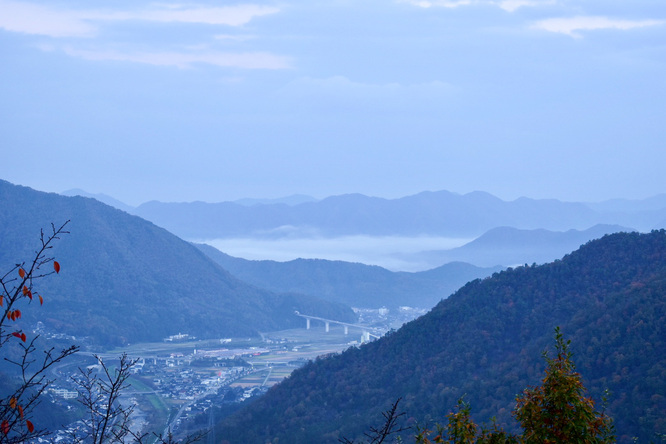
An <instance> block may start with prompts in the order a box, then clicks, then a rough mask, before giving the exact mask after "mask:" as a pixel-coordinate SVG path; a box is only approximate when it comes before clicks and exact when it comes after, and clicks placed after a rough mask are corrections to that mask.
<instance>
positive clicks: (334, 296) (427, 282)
mask: <svg viewBox="0 0 666 444" xmlns="http://www.w3.org/2000/svg"><path fill="white" fill-rule="evenodd" d="M195 245H196V246H197V247H198V248H199V249H200V250H201V251H203V252H204V253H206V254H207V255H208V256H210V257H211V258H212V259H213V260H215V261H216V262H217V263H219V264H220V265H221V266H222V267H224V268H225V269H226V270H228V271H229V272H230V273H231V274H233V275H234V276H236V277H238V278H240V279H241V280H243V281H245V282H249V283H251V284H253V285H256V286H258V287H261V288H266V289H269V290H273V291H276V292H294V293H302V294H309V295H313V296H317V297H321V298H324V299H326V300H329V301H336V302H341V303H344V304H347V305H351V306H353V307H359V308H379V307H382V306H385V307H388V308H397V307H400V306H412V307H420V308H430V307H433V306H435V304H437V303H438V302H439V301H440V300H442V299H443V298H446V297H448V296H449V295H450V294H451V293H453V292H454V291H455V290H457V289H458V288H460V287H461V286H463V285H464V284H465V283H467V282H469V281H471V280H474V279H477V278H482V277H486V276H489V275H491V274H492V273H494V272H497V271H500V270H501V268H502V267H493V268H480V267H475V266H474V265H470V264H466V263H462V262H452V263H449V264H446V265H443V266H441V267H437V268H434V269H432V270H428V271H422V272H417V273H407V272H392V271H389V270H387V269H385V268H382V267H378V266H372V265H364V264H359V263H351V262H343V261H328V260H322V259H296V260H293V261H289V262H276V261H249V260H246V259H240V258H236V257H232V256H229V255H227V254H224V253H222V252H221V251H219V250H217V249H215V248H213V247H211V246H209V245H205V244H195Z"/></svg>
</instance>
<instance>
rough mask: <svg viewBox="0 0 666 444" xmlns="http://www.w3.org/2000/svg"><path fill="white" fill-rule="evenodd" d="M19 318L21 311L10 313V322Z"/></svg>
mask: <svg viewBox="0 0 666 444" xmlns="http://www.w3.org/2000/svg"><path fill="white" fill-rule="evenodd" d="M20 317H21V310H14V313H12V318H13V319H12V321H15V320H16V319H18V318H20Z"/></svg>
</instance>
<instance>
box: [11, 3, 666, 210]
mask: <svg viewBox="0 0 666 444" xmlns="http://www.w3.org/2000/svg"><path fill="white" fill-rule="evenodd" d="M665 79H666V4H665V3H664V2H663V0H653V1H650V0H636V1H631V2H629V1H625V0H623V1H619V0H587V1H582V0H577V1H574V0H458V1H456V0H404V1H391V0H356V1H351V0H348V1H346V0H324V1H303V0H300V1H298V0H294V1H289V0H285V1H275V2H266V1H260V2H245V3H234V2H212V1H201V2H196V3H176V2H169V1H161V2H155V3H151V2H143V1H85V2H84V1H77V0H69V1H67V0H55V1H54V0H49V1H43V0H35V1H30V2H28V1H14V0H12V1H6V0H0V147H1V148H2V153H3V154H2V158H1V159H0V178H2V179H6V180H9V181H11V182H14V183H18V184H22V185H28V186H31V187H34V188H37V189H40V190H45V191H58V192H59V191H63V190H66V189H69V188H83V189H85V190H86V191H89V192H92V193H106V194H109V195H111V196H113V197H116V198H118V199H120V200H122V201H124V202H127V203H129V204H132V205H136V204H139V203H141V202H144V201H148V200H153V199H157V200H162V201H192V200H204V201H222V200H230V199H237V198H241V197H279V196H284V195H289V194H293V193H303V194H310V195H313V196H315V197H324V196H327V195H332V194H341V193H349V192H360V193H364V194H369V195H375V196H383V197H398V196H404V195H407V194H413V193H416V192H419V191H423V190H441V189H446V190H450V191H454V192H459V193H466V192H470V191H473V190H483V191H488V192H490V193H493V194H495V195H497V196H499V197H501V198H504V199H514V198H517V197H519V196H528V197H535V198H542V197H553V198H559V199H564V200H587V201H596V200H603V199H607V198H612V197H628V198H642V197H648V196H651V195H654V194H658V193H663V192H666V174H665V173H664V171H665V170H666V168H665V167H664V165H666V149H665V142H666V105H665V104H666V80H665Z"/></svg>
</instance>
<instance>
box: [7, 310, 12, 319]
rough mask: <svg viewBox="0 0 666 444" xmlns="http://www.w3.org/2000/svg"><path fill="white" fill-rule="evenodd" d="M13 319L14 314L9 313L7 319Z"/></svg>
mask: <svg viewBox="0 0 666 444" xmlns="http://www.w3.org/2000/svg"><path fill="white" fill-rule="evenodd" d="M11 318H12V312H11V311H8V312H7V319H11Z"/></svg>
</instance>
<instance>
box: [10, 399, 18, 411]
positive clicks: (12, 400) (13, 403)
mask: <svg viewBox="0 0 666 444" xmlns="http://www.w3.org/2000/svg"><path fill="white" fill-rule="evenodd" d="M9 406H10V407H11V408H13V409H15V408H16V398H14V397H12V399H10V400H9Z"/></svg>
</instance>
